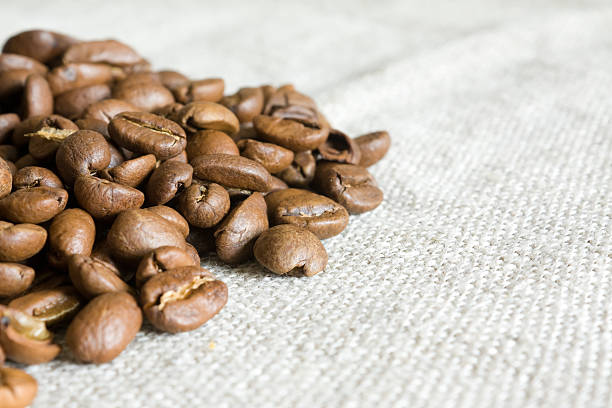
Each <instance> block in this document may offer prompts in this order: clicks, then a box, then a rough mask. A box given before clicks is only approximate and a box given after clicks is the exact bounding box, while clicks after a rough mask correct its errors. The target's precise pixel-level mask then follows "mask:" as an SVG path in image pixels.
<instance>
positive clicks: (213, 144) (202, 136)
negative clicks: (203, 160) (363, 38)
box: [185, 130, 240, 160]
mask: <svg viewBox="0 0 612 408" xmlns="http://www.w3.org/2000/svg"><path fill="white" fill-rule="evenodd" d="M185 150H186V151H187V157H188V158H189V160H192V159H194V158H196V157H198V156H201V155H203V154H216V153H222V154H232V155H235V156H238V155H239V154H240V152H239V151H238V147H237V146H236V143H234V141H233V140H232V138H231V137H229V136H228V135H227V134H225V133H223V132H221V131H219V130H200V131H198V132H196V133H195V134H193V135H192V136H190V137H189V140H188V141H187V147H186V148H185Z"/></svg>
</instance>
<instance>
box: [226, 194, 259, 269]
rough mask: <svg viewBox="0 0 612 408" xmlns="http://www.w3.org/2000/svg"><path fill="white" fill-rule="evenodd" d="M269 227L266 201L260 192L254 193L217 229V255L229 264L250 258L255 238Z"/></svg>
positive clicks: (231, 212)
mask: <svg viewBox="0 0 612 408" xmlns="http://www.w3.org/2000/svg"><path fill="white" fill-rule="evenodd" d="M267 229H268V215H267V212H266V201H265V200H264V198H263V196H262V195H261V194H260V193H253V194H251V195H250V196H249V197H248V198H247V199H246V200H244V201H243V202H241V203H240V204H238V206H236V208H234V209H233V210H232V211H230V213H229V214H228V215H227V217H225V219H224V220H223V222H222V223H221V224H220V225H219V227H218V228H217V229H216V231H215V245H216V247H217V255H218V256H219V258H220V259H221V260H222V261H223V262H227V263H229V264H238V263H241V262H244V261H247V260H249V259H250V258H251V257H252V256H253V244H254V243H255V240H256V239H257V237H259V235H260V234H261V233H262V232H263V231H265V230H267Z"/></svg>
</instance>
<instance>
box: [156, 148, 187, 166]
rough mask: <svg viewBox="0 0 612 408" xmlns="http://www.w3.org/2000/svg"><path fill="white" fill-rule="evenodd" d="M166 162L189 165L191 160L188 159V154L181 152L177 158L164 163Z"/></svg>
mask: <svg viewBox="0 0 612 408" xmlns="http://www.w3.org/2000/svg"><path fill="white" fill-rule="evenodd" d="M165 162H177V163H185V164H186V163H189V159H188V158H187V152H185V151H184V150H183V151H182V152H180V153H179V154H177V155H176V156H174V157H171V158H169V159H166V160H164V161H163V162H162V163H165Z"/></svg>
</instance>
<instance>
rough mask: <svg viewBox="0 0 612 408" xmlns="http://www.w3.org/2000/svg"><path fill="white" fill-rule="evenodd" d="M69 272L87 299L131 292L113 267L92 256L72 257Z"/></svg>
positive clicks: (73, 282) (74, 283) (75, 285)
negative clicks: (106, 294) (111, 293)
mask: <svg viewBox="0 0 612 408" xmlns="http://www.w3.org/2000/svg"><path fill="white" fill-rule="evenodd" d="M68 272H69V274H70V280H71V281H72V284H73V285H74V287H75V288H76V289H77V290H78V291H79V293H80V294H81V295H83V296H84V297H85V298H86V299H91V298H94V297H96V296H98V295H101V294H103V293H108V292H129V291H130V290H131V289H130V287H129V286H128V285H127V284H126V283H125V282H124V281H122V280H121V278H120V277H119V276H118V271H117V270H116V269H115V268H114V267H113V266H112V265H110V264H107V263H106V262H103V261H100V260H99V259H96V258H92V257H90V256H85V255H73V256H71V257H70V259H69V261H68Z"/></svg>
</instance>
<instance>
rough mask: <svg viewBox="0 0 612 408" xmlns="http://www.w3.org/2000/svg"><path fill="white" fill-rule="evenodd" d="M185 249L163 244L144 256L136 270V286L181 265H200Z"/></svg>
mask: <svg viewBox="0 0 612 408" xmlns="http://www.w3.org/2000/svg"><path fill="white" fill-rule="evenodd" d="M199 265H200V263H199V262H197V263H196V262H195V261H194V259H193V258H192V257H191V255H190V254H189V253H188V252H187V251H185V250H184V249H181V248H178V247H173V246H163V247H159V248H157V249H155V250H153V251H152V252H150V253H149V254H148V255H147V256H145V257H143V258H142V260H141V261H140V263H139V264H138V269H137V270H136V287H141V286H142V285H143V283H145V282H146V281H147V280H149V278H151V277H153V276H155V275H157V274H159V273H162V272H165V271H168V270H170V269H175V268H179V267H181V266H199Z"/></svg>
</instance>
